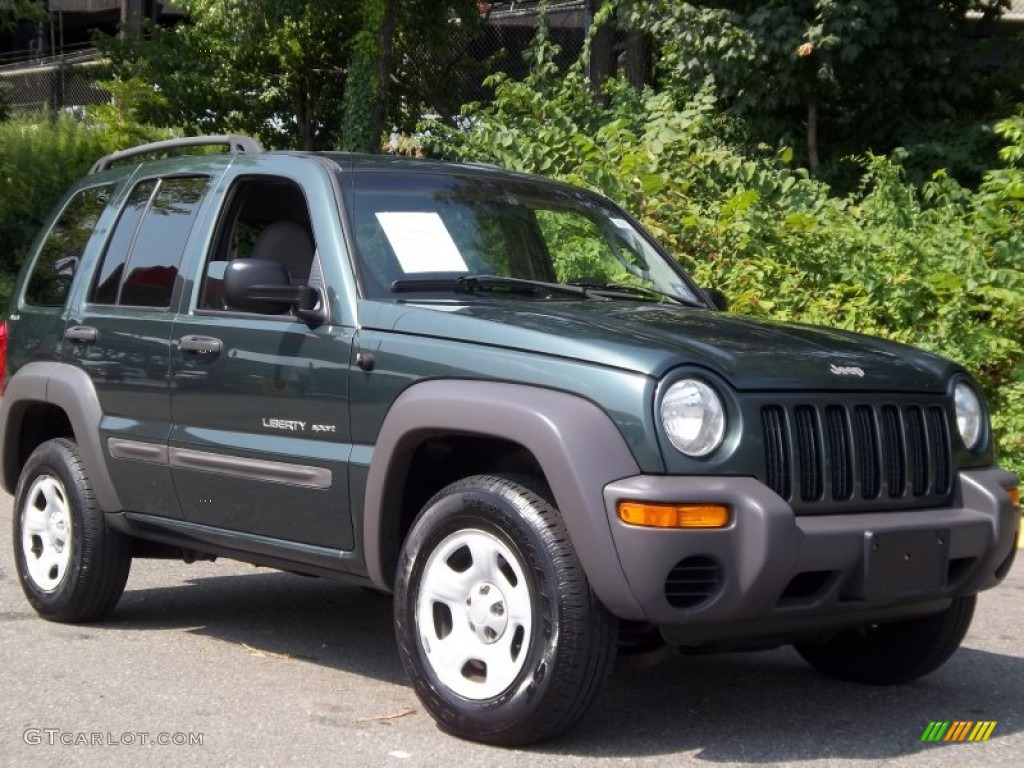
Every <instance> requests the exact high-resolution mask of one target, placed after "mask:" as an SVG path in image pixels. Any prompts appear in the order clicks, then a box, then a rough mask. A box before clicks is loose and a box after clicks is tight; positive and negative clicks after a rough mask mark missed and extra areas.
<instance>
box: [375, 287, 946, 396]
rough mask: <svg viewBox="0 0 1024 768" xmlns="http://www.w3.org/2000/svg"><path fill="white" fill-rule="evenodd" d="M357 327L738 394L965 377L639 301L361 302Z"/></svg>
mask: <svg viewBox="0 0 1024 768" xmlns="http://www.w3.org/2000/svg"><path fill="white" fill-rule="evenodd" d="M360 325H361V326H362V327H364V328H372V329H377V330H382V331H395V332H399V333H403V334H411V335H421V336H428V337H432V338H445V339H451V340H453V341H459V342H466V343H474V344H484V345H488V346H496V347H505V348H509V349H517V350H523V351H528V352H535V353H539V354H546V355H554V356H558V357H563V358H570V359H575V360H580V361H585V362H593V363H597V364H600V365H606V366H612V367H616V368H622V369H625V370H631V371H636V372H640V373H644V374H647V375H650V376H654V377H660V376H662V375H663V374H665V373H666V372H667V371H669V370H670V369H672V368H674V367H677V366H680V365H694V366H699V367H703V368H707V369H710V370H711V371H713V372H715V373H717V374H719V375H720V376H722V377H724V378H725V379H726V380H727V381H729V382H730V383H731V384H732V385H733V386H734V387H736V388H737V389H740V390H842V391H851V390H854V391H858V390H859V391H887V392H893V391H903V392H944V391H946V389H947V387H948V383H949V378H950V376H952V374H953V373H954V372H955V371H956V370H959V369H958V368H957V367H956V366H955V365H954V364H953V363H951V362H949V361H948V360H945V359H943V358H941V357H938V356H937V355H932V354H930V353H927V352H923V351H921V350H917V349H914V348H912V347H907V346H905V345H902V344H896V343H894V342H888V341H884V340H882V339H876V338H872V337H869V336H862V335H859V334H855V333H850V332H847V331H838V330H831V329H827V328H819V327H814V326H806V325H792V324H784V323H774V322H769V321H764V320H754V319H750V318H741V317H739V316H735V315H729V314H725V313H721V312H713V311H709V310H701V309H692V308H688V307H674V306H668V305H665V304H652V303H643V302H637V301H576V300H547V301H537V300H534V299H519V298H513V297H506V298H501V299H496V300H493V301H489V300H474V301H469V302H443V301H438V302H417V303H406V302H376V301H364V302H361V303H360Z"/></svg>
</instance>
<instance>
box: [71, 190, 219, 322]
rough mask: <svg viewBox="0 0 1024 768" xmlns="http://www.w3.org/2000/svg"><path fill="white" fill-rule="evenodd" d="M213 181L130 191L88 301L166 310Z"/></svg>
mask: <svg viewBox="0 0 1024 768" xmlns="http://www.w3.org/2000/svg"><path fill="white" fill-rule="evenodd" d="M209 183H210V180H209V179H208V178H206V177H183V178H171V179H159V180H154V179H151V180H148V181H143V182H141V183H139V184H138V185H137V186H136V187H135V189H133V190H132V192H131V194H130V195H129V196H128V200H127V201H126V202H125V205H124V208H123V210H122V211H121V216H120V217H119V218H118V221H117V224H116V225H115V226H114V232H113V234H111V236H110V242H109V243H108V245H107V251H106V253H105V254H104V257H103V264H102V266H101V267H100V270H99V273H98V274H97V279H96V284H95V286H94V287H93V292H92V296H91V297H90V300H91V301H92V302H93V303H95V304H119V305H124V306H135V307H161V308H162V307H168V306H170V303H171V294H172V293H173V292H174V281H175V279H176V278H177V276H178V269H179V268H180V267H181V261H182V258H183V257H184V255H185V243H186V242H187V241H188V238H189V235H190V234H191V232H192V225H193V224H194V223H195V218H196V214H197V213H198V211H199V206H200V204H201V203H202V201H203V197H204V196H205V194H206V190H207V188H208V187H209Z"/></svg>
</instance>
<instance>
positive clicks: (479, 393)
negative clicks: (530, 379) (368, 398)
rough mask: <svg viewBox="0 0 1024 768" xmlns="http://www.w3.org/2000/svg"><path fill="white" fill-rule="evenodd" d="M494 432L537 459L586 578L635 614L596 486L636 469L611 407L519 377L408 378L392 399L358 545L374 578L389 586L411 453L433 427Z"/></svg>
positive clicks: (616, 608) (621, 609) (608, 601)
mask: <svg viewBox="0 0 1024 768" xmlns="http://www.w3.org/2000/svg"><path fill="white" fill-rule="evenodd" d="M453 432H455V433H459V434H470V435H480V436H486V437H497V438H501V439H503V440H510V441H512V442H515V443H518V444H519V445H521V446H523V447H524V448H525V449H527V450H528V451H530V452H531V453H532V454H533V456H534V457H535V458H536V459H537V462H538V463H539V464H540V466H541V468H542V469H543V471H544V474H545V476H546V478H547V481H548V485H549V486H550V488H551V492H552V493H553V494H554V501H555V505H556V506H557V508H558V510H559V512H560V513H561V515H562V519H563V521H564V522H565V526H566V528H567V529H568V532H569V538H570V540H571V541H572V544H573V547H574V549H575V551H576V554H577V556H578V557H579V559H580V563H581V564H582V565H583V569H584V571H585V572H586V574H587V578H588V580H589V581H590V586H591V588H592V589H593V590H594V593H595V594H596V595H597V596H598V598H599V599H600V600H601V602H602V603H604V605H605V606H606V607H607V608H608V609H609V610H610V611H611V612H612V613H614V614H615V615H617V616H620V617H624V618H628V617H642V616H643V611H642V609H641V608H640V605H639V604H638V602H637V600H636V598H635V597H634V595H633V593H632V591H631V590H630V588H629V585H628V583H627V581H626V577H625V574H624V573H623V571H622V567H621V565H620V563H619V558H618V554H617V553H616V550H615V544H614V541H613V539H612V534H611V529H610V527H609V521H608V516H607V513H606V512H605V503H604V497H603V491H604V487H605V485H607V484H608V483H611V482H613V481H615V480H621V479H623V478H626V477H631V476H633V475H637V474H639V472H640V470H639V467H638V466H637V463H636V460H635V459H634V457H633V455H632V453H631V452H630V450H629V447H628V446H627V445H626V442H625V440H624V439H623V438H622V435H621V433H620V432H619V430H618V428H617V427H616V426H615V424H614V423H613V422H612V420H611V419H610V418H609V417H608V415H607V414H606V413H605V412H604V411H602V410H601V409H600V408H598V407H597V406H596V405H594V404H593V403H592V402H590V401H589V400H585V399H583V398H581V397H578V396H575V395H571V394H567V393H564V392H557V391H553V390H547V389H541V388H537V387H531V386H524V385H518V384H505V383H499V382H487V381H462V380H459V381H451V380H433V381H427V382H423V383H419V384H414V385H413V386H411V387H409V388H408V389H407V390H405V391H404V392H403V393H402V394H401V395H400V396H399V397H398V398H397V399H396V400H395V402H394V404H393V405H392V406H391V409H390V410H389V411H388V414H387V416H386V417H385V419H384V423H383V425H382V427H381V431H380V434H379V436H378V439H377V444H376V446H375V447H374V450H373V459H372V461H371V464H370V469H369V474H368V476H367V485H366V496H365V501H364V509H363V537H362V541H363V552H364V556H365V558H366V568H367V573H368V575H369V577H370V579H371V580H372V581H373V583H374V584H375V585H376V586H377V587H379V588H381V589H386V590H390V589H391V588H392V586H393V581H394V571H395V566H396V565H397V561H398V553H399V550H400V548H401V541H400V538H399V537H400V534H401V531H400V529H399V526H400V514H399V513H398V511H397V510H398V509H399V508H400V506H401V499H402V492H403V489H404V486H405V481H406V478H407V475H408V468H409V465H410V463H411V460H412V457H413V454H414V452H415V450H416V448H417V447H418V446H419V445H420V444H421V442H422V441H423V440H424V439H425V438H427V437H429V436H432V435H443V434H450V433H453Z"/></svg>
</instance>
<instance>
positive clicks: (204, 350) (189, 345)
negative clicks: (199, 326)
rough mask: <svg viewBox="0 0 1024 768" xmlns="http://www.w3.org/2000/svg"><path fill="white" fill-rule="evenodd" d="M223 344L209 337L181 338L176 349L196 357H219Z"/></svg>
mask: <svg viewBox="0 0 1024 768" xmlns="http://www.w3.org/2000/svg"><path fill="white" fill-rule="evenodd" d="M222 347H223V344H222V343H221V340H220V339H215V338H213V337H211V336H182V337H181V340H180V341H178V349H180V350H181V351H182V352H192V353H194V354H197V355H219V354H220V351H221V348H222Z"/></svg>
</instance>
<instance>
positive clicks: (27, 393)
mask: <svg viewBox="0 0 1024 768" xmlns="http://www.w3.org/2000/svg"><path fill="white" fill-rule="evenodd" d="M33 403H49V404H51V405H55V406H57V407H58V408H60V409H61V410H63V411H64V413H66V414H67V417H68V421H70V422H71V428H72V430H74V433H75V441H76V442H77V443H78V451H79V453H80V454H81V457H82V463H83V464H85V469H86V471H87V472H88V473H89V480H90V481H91V482H92V488H93V492H94V493H95V494H96V501H97V502H99V505H100V508H101V509H102V510H103V511H104V512H120V511H121V509H122V507H121V500H120V498H118V495H117V491H116V490H115V489H114V484H113V482H112V481H111V479H110V474H109V473H108V472H107V464H106V462H105V461H104V459H103V447H102V445H101V443H100V420H101V419H102V418H103V411H102V409H101V408H100V401H99V398H98V397H97V396H96V389H95V388H94V387H93V384H92V379H90V378H89V376H88V374H87V373H85V371H83V370H81V369H80V368H75V367H74V366H70V365H66V364H63V363H57V362H35V363H28V364H26V365H24V366H22V367H21V368H19V369H18V372H17V373H15V374H14V376H12V377H11V379H10V381H8V382H7V388H6V390H5V392H4V396H3V400H2V402H0V425H2V427H3V439H2V440H0V467H2V468H3V485H4V488H5V490H7V492H8V493H13V492H14V490H15V486H16V485H17V483H18V478H17V469H16V467H17V460H18V457H17V452H16V450H12V441H13V440H14V439H15V437H16V436H17V435H18V434H20V433H21V425H22V421H23V419H24V417H25V412H26V411H27V409H28V406H30V405H32V404H33Z"/></svg>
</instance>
